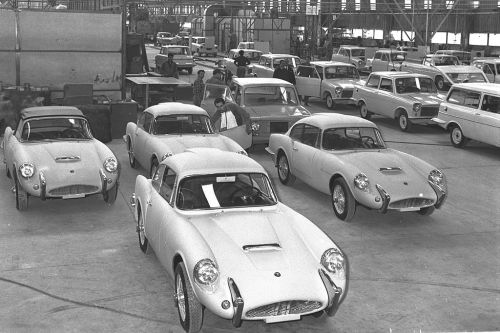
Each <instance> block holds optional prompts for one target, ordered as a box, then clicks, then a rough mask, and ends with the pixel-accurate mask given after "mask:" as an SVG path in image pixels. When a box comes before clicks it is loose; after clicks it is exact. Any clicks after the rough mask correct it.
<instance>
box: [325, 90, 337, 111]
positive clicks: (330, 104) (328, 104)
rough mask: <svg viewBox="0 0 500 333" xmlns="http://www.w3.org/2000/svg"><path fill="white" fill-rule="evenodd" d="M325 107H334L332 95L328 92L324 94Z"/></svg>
mask: <svg viewBox="0 0 500 333" xmlns="http://www.w3.org/2000/svg"><path fill="white" fill-rule="evenodd" d="M325 101H326V107H327V108H329V109H330V110H331V109H333V108H334V106H335V102H334V101H333V97H332V95H331V94H330V93H327V94H326V99H325Z"/></svg>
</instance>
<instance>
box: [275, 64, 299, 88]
mask: <svg viewBox="0 0 500 333" xmlns="http://www.w3.org/2000/svg"><path fill="white" fill-rule="evenodd" d="M287 65H288V64H287V62H286V60H281V61H280V65H279V66H278V67H276V69H275V70H274V73H273V78H276V79H282V80H285V81H288V82H290V83H291V84H293V85H295V74H294V73H293V70H292V69H290V68H289V67H288V66H287Z"/></svg>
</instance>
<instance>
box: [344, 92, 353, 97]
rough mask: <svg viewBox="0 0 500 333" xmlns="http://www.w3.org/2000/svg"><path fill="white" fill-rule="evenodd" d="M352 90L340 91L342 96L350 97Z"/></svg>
mask: <svg viewBox="0 0 500 333" xmlns="http://www.w3.org/2000/svg"><path fill="white" fill-rule="evenodd" d="M352 92H353V91H352V90H343V91H342V98H351V97H352Z"/></svg>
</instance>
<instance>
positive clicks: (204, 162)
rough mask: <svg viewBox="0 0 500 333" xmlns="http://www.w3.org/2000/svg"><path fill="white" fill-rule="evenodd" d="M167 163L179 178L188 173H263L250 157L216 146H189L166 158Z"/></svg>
mask: <svg viewBox="0 0 500 333" xmlns="http://www.w3.org/2000/svg"><path fill="white" fill-rule="evenodd" d="M162 164H167V165H168V166H169V167H170V168H172V169H173V170H174V171H175V172H176V173H177V174H178V175H179V176H180V178H184V177H185V176H189V175H209V174H215V173H235V172H245V173H264V174H266V175H267V172H266V171H265V170H264V168H263V167H262V166H261V165H260V164H259V163H257V162H256V161H255V160H253V159H252V158H250V157H248V156H246V155H243V154H238V153H234V152H228V151H223V150H220V149H217V148H190V149H186V151H185V152H183V153H180V154H175V155H172V156H170V157H168V158H166V159H165V160H164V161H163V162H162Z"/></svg>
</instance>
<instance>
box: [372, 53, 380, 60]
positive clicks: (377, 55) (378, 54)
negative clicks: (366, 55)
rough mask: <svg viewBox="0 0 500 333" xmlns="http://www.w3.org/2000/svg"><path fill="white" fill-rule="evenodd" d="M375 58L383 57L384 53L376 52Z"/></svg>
mask: <svg viewBox="0 0 500 333" xmlns="http://www.w3.org/2000/svg"><path fill="white" fill-rule="evenodd" d="M373 58H374V59H380V58H382V53H380V52H375V56H374V57H373Z"/></svg>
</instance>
